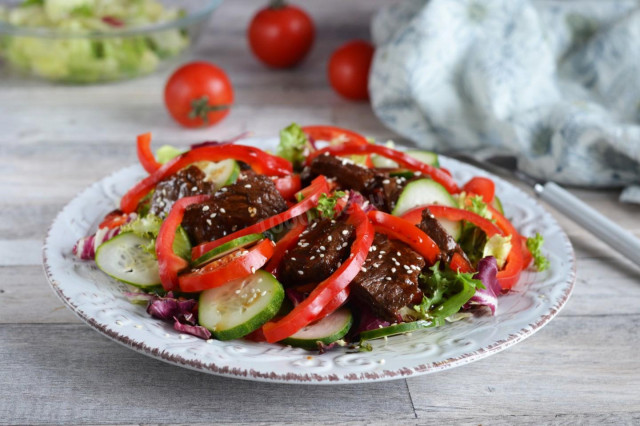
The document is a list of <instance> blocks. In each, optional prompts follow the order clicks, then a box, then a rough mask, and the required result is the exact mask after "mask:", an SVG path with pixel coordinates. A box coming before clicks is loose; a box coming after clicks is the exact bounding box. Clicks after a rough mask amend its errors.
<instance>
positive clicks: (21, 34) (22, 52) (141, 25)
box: [0, 0, 220, 83]
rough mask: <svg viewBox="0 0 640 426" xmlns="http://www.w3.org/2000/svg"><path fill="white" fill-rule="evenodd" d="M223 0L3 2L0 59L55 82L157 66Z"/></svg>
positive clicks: (188, 41) (186, 42) (185, 44)
mask: <svg viewBox="0 0 640 426" xmlns="http://www.w3.org/2000/svg"><path fill="white" fill-rule="evenodd" d="M219 3H220V0H208V1H202V2H201V1H196V0H189V1H160V0H135V1H128V0H21V1H13V0H8V1H2V2H0V56H2V57H3V59H4V60H5V61H6V62H7V64H9V65H10V66H12V67H13V68H15V69H17V70H19V71H22V72H25V73H28V74H32V75H35V76H38V77H41V78H45V79H48V80H53V81H62V82H68V83H95V82H100V81H112V80H119V79H123V78H131V77H136V76H139V75H144V74H149V73H151V72H153V71H155V70H156V69H157V68H158V67H159V66H160V65H161V64H162V63H163V62H164V61H165V60H168V59H170V58H173V57H176V56H177V55H178V54H180V53H182V52H184V51H186V50H187V49H188V48H189V47H190V46H191V45H192V44H193V43H194V41H195V39H196V38H197V36H198V35H199V33H200V28H201V26H202V24H203V23H204V22H205V21H206V18H208V17H209V15H210V14H211V12H212V11H213V10H214V9H215V7H216V6H217V5H218V4H219Z"/></svg>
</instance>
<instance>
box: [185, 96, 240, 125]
mask: <svg viewBox="0 0 640 426" xmlns="http://www.w3.org/2000/svg"><path fill="white" fill-rule="evenodd" d="M229 108H231V105H209V97H208V96H206V95H205V96H203V97H201V98H198V99H194V100H192V101H191V111H189V118H190V119H192V120H193V119H196V118H201V119H202V121H203V123H204V124H207V123H208V122H209V113H210V112H214V111H224V110H226V109H229Z"/></svg>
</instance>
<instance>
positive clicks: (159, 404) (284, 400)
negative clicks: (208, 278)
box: [0, 324, 415, 424]
mask: <svg viewBox="0 0 640 426" xmlns="http://www.w3.org/2000/svg"><path fill="white" fill-rule="evenodd" d="M0 341H2V345H1V346H0V371H1V373H0V386H1V387H2V398H1V399H0V421H1V420H3V419H7V420H8V419H10V420H11V422H12V423H18V424H29V423H40V422H50V423H55V424H64V423H183V424H188V423H197V422H202V423H212V422H216V423H225V422H251V423H253V422H256V423H257V422H281V421H283V422H284V421H291V422H296V421H298V422H299V421H304V420H305V419H309V420H314V421H317V422H322V421H325V420H326V421H332V420H333V421H335V420H336V419H340V420H344V421H348V420H352V421H357V420H361V419H365V418H373V419H375V420H378V421H384V420H385V419H386V420H387V421H391V420H393V421H402V420H411V419H415V415H414V413H413V409H412V407H411V402H410V399H409V395H408V391H407V387H406V384H405V382H404V381H401V380H400V381H394V382H389V383H379V384H369V385H344V386H331V387H326V386H325V387H321V386H320V387H314V386H296V385H280V384H268V383H256V382H249V381H243V380H233V379H227V378H222V377H217V376H211V375H208V374H202V373H199V372H195V371H190V370H186V369H183V368H180V367H175V366H172V365H169V364H165V363H163V362H160V361H156V360H154V359H151V358H148V357H146V356H144V355H141V354H138V353H136V352H133V351H131V350H129V349H127V348H125V347H123V346H120V345H117V344H115V343H113V342H112V341H110V340H108V339H106V338H104V337H102V336H100V335H98V334H97V333H96V332H94V331H93V330H91V329H89V328H87V327H86V326H84V325H35V324H23V325H20V324H15V325H0ZM26 401H28V402H29V403H25V402H26ZM365 401H367V402H365ZM372 406H375V415H374V416H372V413H371V408H372Z"/></svg>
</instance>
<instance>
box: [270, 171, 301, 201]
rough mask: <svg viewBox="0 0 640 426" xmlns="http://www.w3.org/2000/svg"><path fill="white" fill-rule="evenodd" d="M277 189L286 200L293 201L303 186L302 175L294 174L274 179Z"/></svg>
mask: <svg viewBox="0 0 640 426" xmlns="http://www.w3.org/2000/svg"><path fill="white" fill-rule="evenodd" d="M273 183H274V185H275V186H276V189H277V190H278V192H279V193H280V195H282V198H284V199H285V200H291V199H293V197H294V196H295V195H296V193H297V192H299V191H300V187H301V186H302V184H301V182H300V175H297V174H292V175H289V176H284V177H278V178H273Z"/></svg>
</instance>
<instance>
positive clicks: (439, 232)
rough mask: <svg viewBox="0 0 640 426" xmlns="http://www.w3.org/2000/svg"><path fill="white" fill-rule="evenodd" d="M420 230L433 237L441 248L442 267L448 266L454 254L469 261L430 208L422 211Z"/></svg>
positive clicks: (439, 256)
mask: <svg viewBox="0 0 640 426" xmlns="http://www.w3.org/2000/svg"><path fill="white" fill-rule="evenodd" d="M418 228H420V229H421V230H423V231H424V233H425V234H427V235H428V236H429V237H431V239H432V240H433V242H434V243H436V245H437V246H438V248H440V254H439V255H438V260H440V261H441V265H444V264H448V263H449V262H450V261H451V256H453V254H454V253H458V254H460V255H461V256H462V257H463V258H464V259H466V260H467V261H468V260H469V259H467V255H466V254H465V252H464V251H463V250H462V249H461V248H460V246H459V245H458V243H456V240H454V239H453V237H452V236H451V235H449V233H448V232H447V231H446V230H445V229H444V228H443V227H442V225H440V222H438V219H436V217H435V216H434V215H433V213H431V211H430V210H429V209H428V208H425V209H424V210H423V211H422V221H421V222H420V224H419V225H418Z"/></svg>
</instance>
